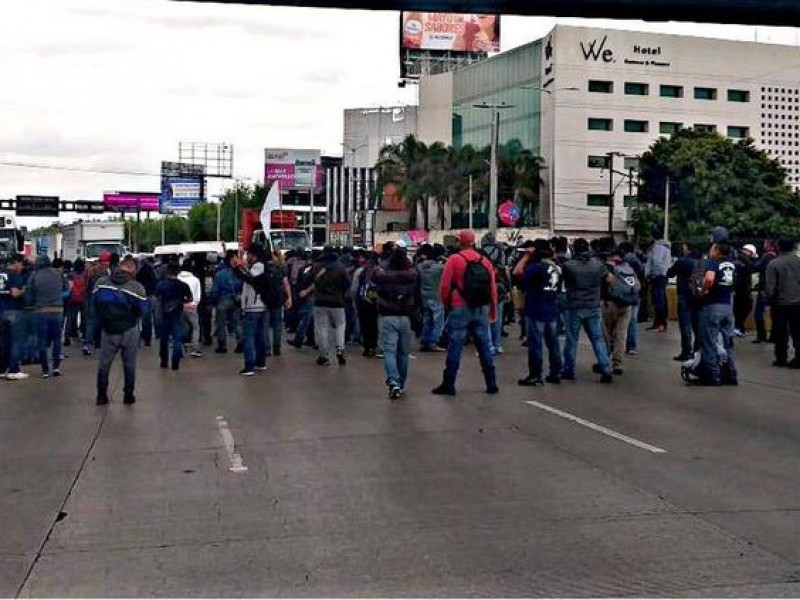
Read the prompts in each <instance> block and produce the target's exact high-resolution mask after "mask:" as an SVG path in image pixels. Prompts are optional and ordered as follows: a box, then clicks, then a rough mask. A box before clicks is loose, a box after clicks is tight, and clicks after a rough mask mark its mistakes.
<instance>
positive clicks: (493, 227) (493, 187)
mask: <svg viewBox="0 0 800 600" xmlns="http://www.w3.org/2000/svg"><path fill="white" fill-rule="evenodd" d="M473 107H474V108H488V109H491V111H492V130H491V136H492V137H491V158H490V165H489V232H490V233H492V234H493V235H494V234H496V233H497V196H498V164H497V163H498V160H497V154H498V145H499V141H500V109H503V108H514V105H513V104H506V103H505V102H492V103H488V102H483V103H482V104H473Z"/></svg>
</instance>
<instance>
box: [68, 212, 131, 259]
mask: <svg viewBox="0 0 800 600" xmlns="http://www.w3.org/2000/svg"><path fill="white" fill-rule="evenodd" d="M61 233H63V235H64V237H63V240H62V258H63V259H64V260H72V261H74V260H75V259H76V258H82V259H83V260H86V261H95V260H97V259H98V258H99V256H100V253H101V252H111V253H116V254H119V255H120V256H123V255H124V254H125V252H126V249H125V243H124V242H125V224H124V223H121V222H119V221H93V222H83V221H78V222H77V223H72V224H71V225H66V226H64V227H63V228H62V229H61Z"/></svg>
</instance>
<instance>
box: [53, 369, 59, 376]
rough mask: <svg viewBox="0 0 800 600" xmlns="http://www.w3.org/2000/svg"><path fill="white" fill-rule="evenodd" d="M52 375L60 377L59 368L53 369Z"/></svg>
mask: <svg viewBox="0 0 800 600" xmlns="http://www.w3.org/2000/svg"><path fill="white" fill-rule="evenodd" d="M53 377H61V369H53Z"/></svg>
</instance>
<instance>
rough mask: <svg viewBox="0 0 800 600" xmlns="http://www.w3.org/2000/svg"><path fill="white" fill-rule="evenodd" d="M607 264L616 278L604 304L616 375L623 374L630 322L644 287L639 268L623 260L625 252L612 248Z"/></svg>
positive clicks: (607, 292)
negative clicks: (636, 268) (638, 274)
mask: <svg viewBox="0 0 800 600" xmlns="http://www.w3.org/2000/svg"><path fill="white" fill-rule="evenodd" d="M608 267H609V270H610V271H611V275H612V276H613V281H612V282H611V284H610V285H609V286H608V287H607V288H606V294H605V301H604V303H603V335H604V336H605V338H606V345H607V346H608V349H609V352H611V353H612V356H611V367H612V372H613V374H614V375H622V373H623V370H622V361H623V358H624V357H625V345H626V338H627V337H628V325H629V324H630V320H631V318H632V313H633V307H634V306H636V305H637V304H638V303H639V292H640V291H641V289H642V286H641V284H640V283H639V278H638V277H637V276H636V271H634V269H633V267H632V266H631V265H630V264H628V263H627V262H625V261H624V260H623V259H622V253H621V252H620V251H619V249H618V248H612V249H611V250H610V252H609V255H608Z"/></svg>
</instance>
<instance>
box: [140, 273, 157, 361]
mask: <svg viewBox="0 0 800 600" xmlns="http://www.w3.org/2000/svg"><path fill="white" fill-rule="evenodd" d="M136 281H138V282H139V283H140V284H141V285H142V287H143V288H144V292H145V295H146V296H147V310H146V311H145V313H144V314H143V315H142V320H141V330H142V341H143V342H144V345H145V347H147V348H149V347H150V346H151V345H152V343H153V296H154V294H155V291H156V283H158V280H157V279H156V272H155V269H153V264H152V262H151V261H150V259H149V258H143V259H142V261H141V263H140V264H139V268H138V270H137V271H136Z"/></svg>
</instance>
